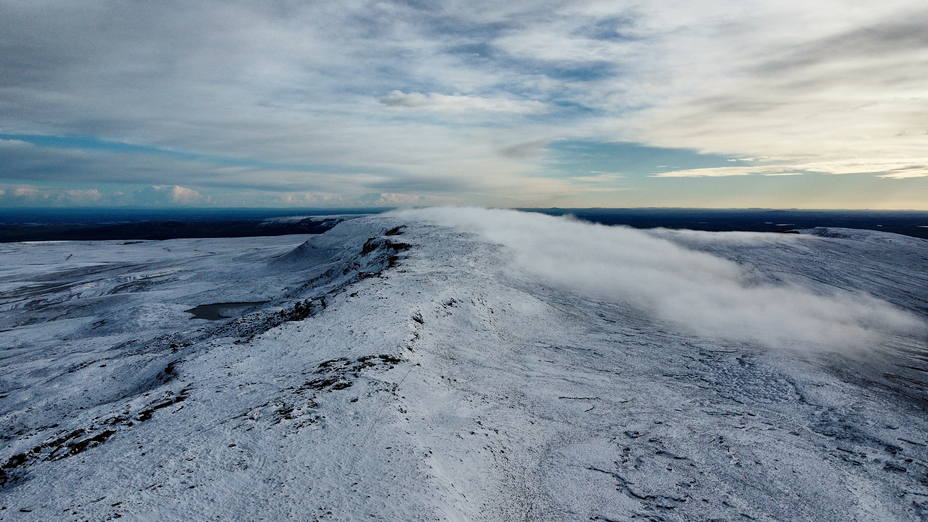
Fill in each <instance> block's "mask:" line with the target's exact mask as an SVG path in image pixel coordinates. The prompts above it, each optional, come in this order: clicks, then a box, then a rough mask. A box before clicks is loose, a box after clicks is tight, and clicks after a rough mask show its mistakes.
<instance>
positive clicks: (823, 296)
mask: <svg viewBox="0 0 928 522" xmlns="http://www.w3.org/2000/svg"><path fill="white" fill-rule="evenodd" d="M449 225H450V227H449ZM809 232H811V233H810V234H806V235H803V236H796V235H774V234H751V235H746V234H703V233H688V232H682V231H666V230H663V231H650V232H634V231H629V230H624V229H610V228H605V227H596V226H592V225H589V224H584V223H577V222H571V221H568V220H562V219H554V218H547V217H544V216H540V215H534V214H532V215H525V214H519V213H513V212H499V211H477V210H434V211H429V210H425V211H416V212H413V213H404V214H398V215H392V216H379V217H368V218H359V219H352V220H348V221H345V222H343V223H341V224H339V225H338V226H336V227H335V228H333V229H332V230H330V231H328V232H327V233H325V234H323V235H320V236H312V237H295V236H294V237H278V238H244V239H210V240H172V241H164V242H149V241H146V242H140V243H132V244H128V243H130V242H127V243H123V242H59V243H36V244H6V245H0V312H2V313H0V350H2V351H0V357H2V359H0V360H2V365H0V430H2V431H0V465H2V474H0V483H2V484H0V519H2V520H108V519H110V520H111V519H116V518H120V519H127V520H159V521H160V520H185V521H186V520H207V519H209V520H213V519H219V520H261V519H265V520H320V521H321V520H371V519H375V520H455V521H456V520H552V521H554V520H557V521H560V520H632V519H645V520H661V519H663V520H710V519H727V520H737V519H742V518H750V519H755V520H816V521H818V520H835V521H838V520H840V521H844V520H918V519H924V518H926V517H928V485H926V481H925V477H926V476H928V421H926V420H925V416H924V411H925V409H924V407H925V399H926V393H925V375H926V370H928V355H926V346H925V337H924V330H919V328H922V327H920V326H919V325H921V324H923V322H924V320H925V318H926V316H928V301H926V296H928V242H925V241H922V240H915V239H911V238H902V237H900V236H894V235H891V234H883V233H879V232H860V231H845V230H833V229H832V230H815V231H809ZM528 233H532V234H534V235H535V236H534V237H525V236H526V234H528ZM594 240H596V241H600V242H601V244H600V245H599V247H597V246H596V245H595V241H594ZM610 263H611V265H610ZM610 266H611V267H612V268H611V269H610ZM610 270H611V272H610ZM565 271H566V272H572V273H565ZM681 274H682V275H681ZM674 285H678V286H677V289H678V291H679V293H680V295H681V296H682V297H681V299H687V300H688V301H687V302H689V303H691V306H690V307H685V306H680V305H678V304H674V302H673V301H674V300H675V299H676V298H675V297H674V288H675V286H674ZM716 287H718V288H716ZM636 292H637V293H641V294H642V295H636ZM707 296H708V297H707ZM258 302H266V304H264V305H257V307H256V308H254V309H250V310H249V309H244V308H236V306H231V305H230V306H229V307H228V309H229V310H232V311H236V310H237V312H236V313H235V314H232V315H236V314H241V315H240V316H239V317H233V318H230V319H225V320H218V321H207V320H204V319H197V318H193V316H192V315H191V314H190V313H188V312H186V311H187V310H190V309H192V308H194V307H196V306H198V305H207V304H218V303H258ZM681 302H682V301H681ZM765 302H769V304H767V305H764V304H763V303H765ZM793 302H796V303H797V304H796V308H797V309H798V308H799V307H805V309H806V312H804V313H805V314H806V315H808V317H806V318H804V317H801V316H802V315H803V314H802V313H798V312H796V311H793V310H790V309H789V308H790V307H789V303H793ZM784 303H786V304H784ZM242 306H244V305H242ZM693 306H695V307H698V308H706V309H708V310H693V309H692V307H693ZM866 306H870V307H871V308H872V309H871V310H870V312H869V317H868V314H867V313H863V312H862V311H861V310H862V309H863V308H864V307H866ZM739 307H740V308H744V309H745V310H741V309H739ZM765 307H766V308H765ZM217 308H222V306H221V305H217ZM820 308H827V310H824V311H823V310H821V309H820ZM758 310H760V311H766V313H768V314H776V316H777V317H779V319H780V320H781V321H782V322H781V330H782V332H776V331H774V330H775V328H774V327H775V326H776V324H777V323H776V322H775V321H772V320H770V319H766V318H756V317H753V314H752V313H751V312H752V311H758ZM733 314H740V315H738V316H740V317H742V319H741V320H740V321H738V320H734V319H732V318H731V317H730V316H732V315H733ZM718 316H722V317H721V318H719V317H718ZM830 320H833V321H834V322H835V323H836V324H839V325H843V326H842V327H840V328H839V327H835V326H834V325H829V324H828V322H829V321H830ZM725 325H731V326H732V328H735V331H734V333H731V332H728V331H726V330H725V328H726V326H725ZM842 328H844V329H850V330H851V331H852V333H851V334H843V333H842ZM912 328H915V330H914V332H913V330H912ZM857 334H860V335H864V334H865V335H866V337H864V338H861V337H855V335H857ZM843 341H847V342H848V343H850V344H853V345H855V346H856V347H857V349H856V350H853V351H848V350H845V346H844V345H843V344H842V342H843ZM784 345H786V346H784ZM807 345H808V346H812V345H814V348H815V349H814V350H812V351H804V350H795V349H790V350H779V349H777V348H781V347H787V348H803V347H806V346H807ZM770 348H775V349H770Z"/></svg>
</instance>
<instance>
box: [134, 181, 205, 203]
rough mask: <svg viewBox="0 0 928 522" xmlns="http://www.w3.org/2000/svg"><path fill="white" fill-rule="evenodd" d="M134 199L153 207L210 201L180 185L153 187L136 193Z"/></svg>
mask: <svg viewBox="0 0 928 522" xmlns="http://www.w3.org/2000/svg"><path fill="white" fill-rule="evenodd" d="M135 198H136V201H138V202H139V203H140V204H143V205H155V206H176V205H181V206H183V205H195V204H198V203H209V202H210V201H211V198H210V197H204V196H202V195H201V194H200V193H199V192H197V191H196V190H193V189H191V188H187V187H181V186H180V185H173V186H172V185H153V186H151V187H147V188H145V189H142V190H139V191H137V192H136V193H135Z"/></svg>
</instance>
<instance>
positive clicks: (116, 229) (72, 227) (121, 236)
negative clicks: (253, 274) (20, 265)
mask: <svg viewBox="0 0 928 522" xmlns="http://www.w3.org/2000/svg"><path fill="white" fill-rule="evenodd" d="M388 210H391V209H389V208H373V209H372V208H365V209H358V208H344V209H320V208H307V209H279V208H278V209H274V208H248V209H147V208H118V209H90V208H82V209H64V208H56V209H48V208H16V209H0V242H4V243H8V242H13V241H65V240H72V241H77V240H164V239H179V238H210V237H255V236H280V235H288V234H320V233H323V232H325V231H327V230H329V229H330V228H332V227H333V226H335V225H336V224H337V223H338V222H339V221H341V220H343V219H348V218H352V217H357V216H361V215H369V214H379V213H382V212H385V211H388ZM519 210H522V211H526V212H538V213H542V214H548V215H554V216H562V215H572V216H574V217H576V218H577V219H581V220H584V221H589V222H593V223H600V224H604V225H624V226H629V227H633V228H640V229H647V228H670V229H688V230H703V231H710V232H724V231H740V232H790V231H794V230H800V229H809V228H815V227H842V228H855V229H864V230H879V231H883V232H891V233H895V234H902V235H906V236H911V237H918V238H922V239H928V211H912V210H904V211H888V210H796V209H785V210H784V209H690V208H615V209H612V208H523V209H519Z"/></svg>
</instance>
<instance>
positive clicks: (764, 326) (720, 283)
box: [395, 208, 924, 349]
mask: <svg viewBox="0 0 928 522" xmlns="http://www.w3.org/2000/svg"><path fill="white" fill-rule="evenodd" d="M395 215H397V216H399V217H401V218H404V219H412V220H421V221H428V222H433V223H437V224H441V225H445V226H452V227H456V228H458V229H462V230H465V231H468V232H472V233H476V234H478V235H480V236H481V237H483V238H485V239H486V240H488V241H491V242H494V243H498V244H501V245H503V246H504V247H506V249H507V250H508V251H509V252H510V253H511V255H512V256H513V257H512V263H513V267H515V268H516V269H518V270H520V271H522V272H524V273H526V274H530V275H531V276H533V277H538V278H540V279H541V280H542V281H544V282H546V283H547V284H550V285H554V286H556V287H559V288H562V289H565V290H569V291H573V292H578V293H581V294H584V295H589V296H592V297H595V298H598V299H606V300H612V301H615V302H620V303H626V304H630V305H632V306H635V307H637V308H639V309H641V310H642V311H645V312H647V313H650V314H652V315H653V316H654V317H656V318H657V319H660V320H664V321H670V322H672V323H675V324H677V325H678V326H680V327H682V328H684V329H686V330H689V331H691V332H693V333H696V334H700V335H705V336H710V337H716V338H722V339H734V340H741V341H748V342H756V343H761V344H763V345H766V346H769V347H773V348H798V349H822V348H826V349H841V348H848V347H864V346H867V344H868V343H871V342H874V341H878V340H879V339H880V338H882V337H883V336H885V335H888V334H897V333H910V332H912V331H915V330H917V329H920V328H923V327H924V325H923V324H922V323H921V321H920V320H918V319H917V318H915V317H914V316H912V315H910V314H908V313H906V312H903V311H900V310H898V309H896V308H894V307H893V306H891V305H890V304H888V303H886V302H883V301H880V300H878V299H876V298H874V297H871V296H869V295H866V294H863V293H854V294H851V293H847V292H841V291H835V292H834V293H832V294H830V295H820V294H817V293H814V292H812V291H810V290H808V289H805V288H802V287H798V286H791V285H773V284H758V283H756V282H754V281H752V279H751V278H750V277H749V276H748V274H747V273H746V272H745V270H744V269H743V268H742V267H741V266H739V265H738V264H735V263H733V262H731V261H728V260H725V259H721V258H718V257H715V256H712V255H709V254H706V253H702V252H696V251H693V250H688V249H686V248H683V247H681V246H678V245H676V244H674V243H672V242H670V241H668V240H666V239H662V238H659V237H656V236H654V235H651V234H649V233H647V232H644V231H640V230H634V229H630V228H624V227H606V226H602V225H594V224H589V223H582V222H578V221H572V220H569V219H564V218H555V217H551V216H546V215H541V214H529V213H521V212H515V211H509V210H486V209H473V208H468V209H461V208H457V209H454V208H432V209H420V210H408V211H400V212H397V213H395ZM756 237H757V240H760V241H767V240H769V235H757V236H756ZM778 239H780V240H783V241H801V240H803V238H799V237H790V238H783V237H779V238H778ZM740 240H742V241H750V240H751V239H750V237H748V235H747V234H745V235H742V236H740Z"/></svg>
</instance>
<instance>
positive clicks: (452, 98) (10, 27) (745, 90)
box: [0, 0, 928, 209]
mask: <svg viewBox="0 0 928 522" xmlns="http://www.w3.org/2000/svg"><path fill="white" fill-rule="evenodd" d="M805 4H806V3H798V2H797V3H784V2H779V1H773V0H758V1H755V2H751V3H750V4H747V3H743V2H735V1H690V2H676V1H665V2H633V1H593V0H591V1H577V0H575V1H547V0H540V1H534V2H519V3H508V4H500V3H499V2H480V1H469V2H443V1H430V2H418V1H413V0H407V1H379V2H367V1H345V2H299V1H288V0H280V1H276V2H242V1H222V2H219V1H212V0H194V1H188V2H173V1H158V0H154V1H150V2H143V3H140V2H134V1H129V0H94V1H83V0H71V1H64V0H57V1H47V0H34V1H30V2H20V1H10V2H2V3H0V205H3V206H7V207H10V206H166V207H170V206H257V207H278V206H302V207H325V206H332V207H346V206H351V207H353V206H393V205H398V206H407V205H412V206H422V205H445V204H451V205H489V206H535V207H547V206H559V207H589V206H602V207H641V206H684V207H772V208H918V209H928V83H926V82H925V81H924V78H925V71H928V7H925V5H924V4H923V3H921V2H916V1H912V0H906V1H899V0H887V1H883V2H879V3H875V2H869V1H868V2H864V1H849V0H842V1H835V0H821V1H818V2H814V3H811V4H813V5H805Z"/></svg>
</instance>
